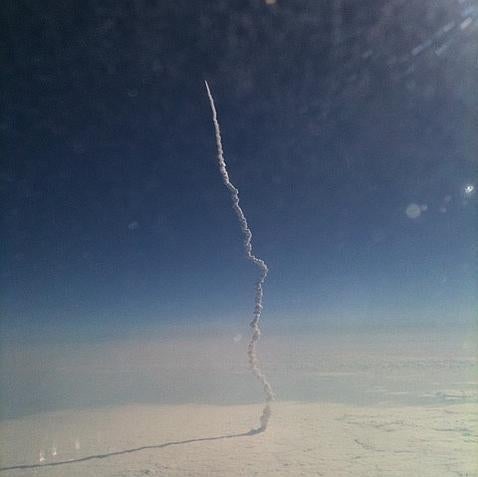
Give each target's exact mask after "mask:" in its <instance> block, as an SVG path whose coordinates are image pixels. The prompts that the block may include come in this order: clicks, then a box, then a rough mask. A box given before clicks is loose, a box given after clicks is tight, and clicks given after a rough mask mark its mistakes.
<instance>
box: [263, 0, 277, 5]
mask: <svg viewBox="0 0 478 477" xmlns="http://www.w3.org/2000/svg"><path fill="white" fill-rule="evenodd" d="M265 2H266V5H275V4H276V3H277V0H265Z"/></svg>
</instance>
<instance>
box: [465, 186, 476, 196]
mask: <svg viewBox="0 0 478 477" xmlns="http://www.w3.org/2000/svg"><path fill="white" fill-rule="evenodd" d="M463 192H464V193H465V195H466V196H467V197H469V196H470V195H473V193H474V192H475V186H474V185H473V184H467V185H466V186H465V188H464V189H463Z"/></svg>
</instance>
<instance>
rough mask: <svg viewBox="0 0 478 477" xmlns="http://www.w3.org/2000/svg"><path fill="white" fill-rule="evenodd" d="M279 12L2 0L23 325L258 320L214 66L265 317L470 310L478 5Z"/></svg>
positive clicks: (258, 5)
mask: <svg viewBox="0 0 478 477" xmlns="http://www.w3.org/2000/svg"><path fill="white" fill-rule="evenodd" d="M269 3H271V4H266V3H264V1H263V0H262V1H261V0H248V1H232V0H224V1H214V2H203V1H198V2H189V1H153V0H149V1H146V0H139V1H120V2H118V1H103V0H101V1H94V2H93V1H84V0H83V1H81V2H79V1H74V0H65V1H63V2H55V1H50V2H36V3H35V2H27V1H16V2H7V3H6V4H4V5H2V8H1V18H2V24H3V25H4V26H3V27H2V39H1V45H2V56H3V59H4V61H3V62H2V63H3V65H4V66H3V67H2V76H1V79H0V82H1V84H0V86H1V88H0V94H1V98H2V105H3V107H2V108H1V119H0V126H1V131H0V133H1V136H2V140H1V144H2V146H1V147H2V158H3V161H2V162H3V166H2V175H1V178H0V180H1V183H0V186H1V196H2V197H1V199H2V204H3V207H2V208H3V212H2V222H3V225H2V243H3V247H2V252H1V259H2V262H1V263H2V265H1V266H2V276H1V289H2V298H1V303H2V309H3V314H4V319H3V329H4V330H14V329H23V330H29V329H37V330H38V329H41V328H42V327H43V326H47V325H48V326H51V325H52V324H53V325H55V326H57V325H59V324H60V323H61V324H62V325H68V326H69V325H71V326H72V327H73V329H74V328H75V327H80V326H90V327H92V328H95V327H99V328H101V329H102V330H103V331H102V332H104V333H106V334H108V333H110V332H112V330H114V329H117V328H118V327H119V328H121V327H123V326H124V325H126V324H128V326H130V325H131V324H132V325H133V326H144V325H154V324H155V323H158V324H160V323H166V322H167V323H171V322H173V323H174V322H180V323H187V322H195V323H196V322H200V321H205V320H212V321H218V320H225V321H227V322H244V323H247V318H248V317H249V316H250V313H251V311H252V304H253V286H254V280H255V278H256V270H255V268H254V267H253V266H252V265H251V264H250V263H248V262H246V261H245V260H244V256H243V251H242V248H241V247H242V245H241V235H240V230H239V227H238V225H237V223H236V220H235V216H234V214H233V212H232V210H231V207H230V198H229V196H228V194H227V191H226V190H225V188H224V186H223V184H222V182H221V179H220V176H219V173H218V171H217V166H216V162H215V154H216V151H215V143H214V131H213V128H212V123H211V114H210V109H209V105H208V103H207V96H206V93H205V88H204V79H207V80H208V81H209V83H210V85H211V87H212V90H213V94H214V96H215V99H216V103H217V108H218V112H219V120H220V122H221V126H222V131H223V140H224V147H225V153H226V161H227V162H228V166H229V170H230V174H231V178H232V180H233V182H234V183H235V184H236V185H237V186H238V187H239V189H240V193H241V203H242V205H243V207H244V210H245V212H246V215H247V216H248V219H249V222H250V225H251V227H252V229H253V233H254V246H255V251H256V253H257V255H259V256H261V257H263V258H264V259H265V260H266V262H267V263H268V264H269V266H270V269H271V273H270V278H269V280H268V282H267V284H266V291H265V307H266V308H265V313H264V319H265V320H268V321H270V322H272V321H274V320H283V321H286V320H294V321H298V322H301V320H302V321H303V322H314V323H317V324H326V325H333V324H334V323H336V324H337V323H338V325H339V326H348V324H350V323H353V324H354V325H357V326H362V325H363V326H366V325H370V324H377V323H380V322H383V323H385V324H387V325H390V324H392V325H395V324H396V325H399V324H406V325H413V324H417V325H426V324H431V323H433V324H440V323H441V324H454V323H456V322H460V323H462V322H469V321H470V320H471V319H472V316H473V310H474V308H475V309H476V305H477V303H476V302H477V294H476V281H475V279H476V265H477V262H476V230H475V229H474V222H475V221H476V207H477V205H476V202H477V197H478V196H477V194H475V189H474V188H475V187H476V186H477V157H478V155H477V152H478V141H477V137H478V96H477V95H476V91H478V71H477V66H476V57H477V54H478V42H477V40H476V38H477V25H478V22H477V20H476V19H477V17H478V12H477V9H476V7H475V6H474V4H473V2H471V1H466V0H464V1H452V2H450V1H449V0H446V1H445V0H441V1H439V2H436V1H431V0H430V1H428V0H427V1H423V0H420V1H418V0H417V1H411V2H402V1H398V0H389V1H380V0H367V1H366V2H360V5H358V4H357V2H354V1H352V0H340V1H339V0H335V1H334V0H330V1H324V2H315V1H305V0H303V1H296V2H287V1H285V0H282V1H281V0H278V1H277V2H276V3H273V2H269ZM467 187H468V188H467ZM407 208H408V209H407ZM241 320H242V321H241ZM244 320H245V321H244Z"/></svg>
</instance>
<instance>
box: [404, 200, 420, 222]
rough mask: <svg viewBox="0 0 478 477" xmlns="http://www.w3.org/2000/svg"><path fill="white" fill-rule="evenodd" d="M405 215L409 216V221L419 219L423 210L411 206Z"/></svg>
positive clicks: (416, 206) (414, 205)
mask: <svg viewBox="0 0 478 477" xmlns="http://www.w3.org/2000/svg"><path fill="white" fill-rule="evenodd" d="M405 213H406V214H407V217H408V218H409V219H418V217H420V215H421V213H422V209H421V207H420V206H419V205H417V204H413V203H412V204H409V205H408V207H407V208H406V210H405Z"/></svg>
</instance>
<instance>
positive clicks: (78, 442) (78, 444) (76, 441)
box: [75, 439, 81, 450]
mask: <svg viewBox="0 0 478 477" xmlns="http://www.w3.org/2000/svg"><path fill="white" fill-rule="evenodd" d="M75 449H76V450H80V449H81V446H80V441H79V440H78V439H76V440H75Z"/></svg>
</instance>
